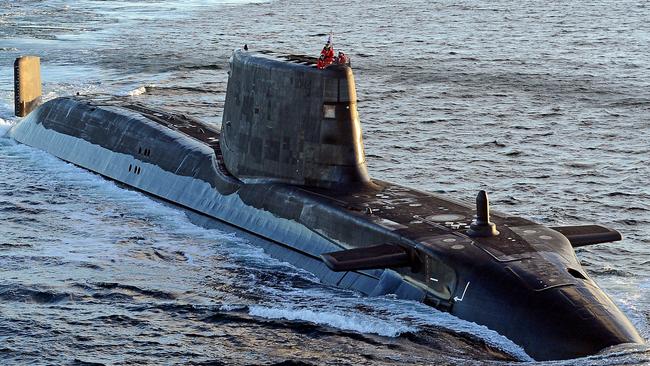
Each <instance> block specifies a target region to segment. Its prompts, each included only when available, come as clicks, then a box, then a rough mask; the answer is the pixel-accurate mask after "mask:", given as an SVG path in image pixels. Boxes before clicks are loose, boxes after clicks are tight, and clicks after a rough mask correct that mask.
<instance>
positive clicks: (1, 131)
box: [0, 118, 13, 137]
mask: <svg viewBox="0 0 650 366" xmlns="http://www.w3.org/2000/svg"><path fill="white" fill-rule="evenodd" d="M11 126H13V123H12V122H11V121H7V120H4V119H2V118H0V137H2V136H4V135H6V134H7V132H8V131H9V129H10V128H11Z"/></svg>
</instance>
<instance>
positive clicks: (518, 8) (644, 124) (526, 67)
mask: <svg viewBox="0 0 650 366" xmlns="http://www.w3.org/2000/svg"><path fill="white" fill-rule="evenodd" d="M649 7H650V4H647V3H646V2H644V1H630V0H593V1H573V2H569V1H566V2H565V1H542V2H540V1H514V0H492V1H487V0H485V1H479V0H464V1H463V0H460V1H424V0H413V1H398V0H386V1H377V2H375V1H332V2H317V1H306V0H301V1H288V0H278V1H257V2H254V1H218V0H214V1H210V0H184V1H177V0H173V1H172V0H170V1H153V0H150V1H118V0H104V1H99V0H78V1H64V0H39V1H36V0H20V1H13V0H0V136H4V135H5V133H6V131H7V130H8V129H9V128H10V127H11V126H12V125H13V124H15V123H16V121H17V119H16V118H15V117H13V105H12V103H13V91H12V87H13V67H12V65H13V60H14V58H15V57H17V56H19V55H27V54H29V55H38V56H40V57H41V58H42V66H43V79H44V92H45V97H46V98H47V99H51V98H54V97H57V96H62V95H70V94H75V93H82V94H84V93H108V94H116V95H130V96H132V98H134V99H135V100H138V101H141V102H143V103H147V104H150V105H154V106H159V107H164V108H167V109H170V110H177V111H181V112H182V113H185V114H187V115H191V116H195V117H198V118H200V119H202V120H205V121H208V122H212V123H215V124H217V125H219V124H220V122H221V114H222V109H223V102H224V98H225V88H226V81H227V68H228V64H227V63H228V58H229V56H230V54H231V52H232V50H233V49H235V48H239V47H242V46H243V44H245V43H246V44H248V45H249V47H250V48H251V49H252V50H276V51H282V52H291V53H304V54H311V55H318V53H319V51H320V49H321V48H322V46H323V43H324V41H325V40H326V37H327V34H328V33H329V32H330V31H333V32H334V46H335V49H336V50H339V49H340V50H343V51H345V52H346V53H347V54H349V55H350V56H351V61H352V66H353V69H354V72H355V76H356V80H357V90H358V94H359V113H360V117H361V121H362V126H363V136H364V140H365V146H366V152H367V155H368V160H369V167H370V171H371V174H372V175H373V176H374V177H376V178H379V179H384V180H390V181H394V182H397V183H400V184H403V185H406V186H410V187H415V188H419V189H422V190H427V191H431V192H438V193H443V194H447V195H449V196H450V197H454V198H459V199H463V200H466V201H472V200H473V198H474V197H475V195H476V192H477V191H478V190H479V189H486V190H487V191H488V192H489V193H490V197H491V200H492V205H493V208H494V209H495V210H499V211H505V212H509V213H512V214H517V215H520V216H524V217H527V218H530V219H533V220H536V221H539V222H541V223H545V224H579V223H592V222H595V223H600V224H604V225H608V226H611V227H614V228H616V229H618V230H619V231H621V232H622V234H623V236H624V240H623V241H620V242H616V243H609V244H602V245H596V246H592V247H588V248H581V249H578V250H577V254H578V257H579V259H580V261H581V262H582V265H583V266H584V268H585V269H586V270H587V272H588V273H589V274H590V275H591V276H592V277H593V278H594V279H595V280H596V281H597V282H598V283H599V284H600V285H601V287H602V288H603V289H604V290H605V291H606V292H607V293H608V294H609V295H610V296H611V297H612V298H613V300H614V301H615V302H616V303H617V304H618V305H619V306H620V307H621V308H622V309H623V311H624V312H625V313H626V314H627V315H628V317H629V318H630V319H631V320H632V321H633V323H634V324H635V325H636V326H637V328H638V329H639V331H640V332H641V333H642V335H643V336H644V337H645V338H646V339H648V338H650V188H649V181H650V161H649V160H650V159H649V158H650V51H649V50H650V31H648V29H649V28H648V24H650V8H649ZM522 363H523V364H527V365H528V364H535V365H537V363H535V362H533V361H532V360H531V359H530V357H528V356H527V355H526V354H525V353H524V352H523V351H522V350H521V349H520V348H519V347H517V346H516V345H515V344H513V343H512V342H510V341H509V340H507V339H505V338H504V337H502V336H500V335H498V334H496V333H495V332H493V331H490V330H488V329H486V328H484V327H481V326H478V325H476V324H472V323H468V322H465V321H462V320H459V319H457V318H454V317H452V316H450V315H448V314H445V313H442V312H439V311H436V310H434V309H431V308H429V307H427V306H424V305H421V304H418V303H413V302H409V301H402V300H397V299H395V298H392V297H379V298H366V297H362V296H360V295H359V294H357V293H355V292H350V291H342V290H339V289H336V288H332V287H329V286H325V285H322V284H320V283H319V281H318V279H317V278H315V277H314V276H313V275H311V274H310V273H308V272H305V271H304V270H302V269H299V268H296V267H294V266H292V265H290V264H287V263H283V262H280V261H278V260H275V259H273V258H271V257H269V256H267V255H266V254H265V253H264V252H263V251H262V250H261V249H260V248H259V247H258V246H256V245H255V243H254V241H253V240H252V239H251V238H247V237H246V235H244V234H242V233H240V232H237V231H236V230H235V229H233V228H228V227H205V226H201V225H198V224H197V223H196V221H195V220H192V218H191V217H188V215H186V213H184V212H183V211H181V210H179V209H178V208H174V207H170V206H167V205H165V204H162V203H160V202H157V201H155V200H153V199H151V198H149V197H147V196H145V195H143V194H141V193H138V192H134V191H131V190H128V189H125V188H124V187H120V186H118V185H116V184H115V183H113V182H110V181H107V180H105V179H102V178H101V177H99V176H97V175H95V174H92V173H89V172H87V171H84V170H82V169H79V168H77V167H75V166H72V165H70V164H67V163H64V162H62V161H60V160H58V159H56V158H54V157H52V156H50V155H48V154H46V153H44V152H42V151H38V150H35V149H33V148H30V147H27V146H24V145H20V144H18V143H16V142H15V141H13V140H11V139H10V138H8V137H6V136H4V137H0V364H2V365H176V364H178V365H272V364H277V365H343V364H349V365H410V364H421V365H425V364H431V365H475V364H478V365H483V364H487V365H498V366H502V365H513V364H515V365H516V364H522ZM540 364H544V365H547V364H549V365H597V366H604V365H641V364H650V349H649V348H648V347H647V346H635V347H621V348H616V349H614V350H611V351H610V352H606V353H604V354H601V355H596V356H592V357H589V358H584V359H579V360H571V361H565V362H552V363H540Z"/></svg>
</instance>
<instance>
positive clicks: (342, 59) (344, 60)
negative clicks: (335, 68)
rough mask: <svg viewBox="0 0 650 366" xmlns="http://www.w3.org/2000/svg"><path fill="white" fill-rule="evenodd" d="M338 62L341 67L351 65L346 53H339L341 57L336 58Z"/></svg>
mask: <svg viewBox="0 0 650 366" xmlns="http://www.w3.org/2000/svg"><path fill="white" fill-rule="evenodd" d="M336 62H337V63H338V64H340V65H349V64H350V59H349V58H348V56H346V55H345V53H343V52H341V51H339V56H338V57H337V58H336Z"/></svg>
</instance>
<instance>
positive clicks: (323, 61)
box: [316, 36, 334, 69]
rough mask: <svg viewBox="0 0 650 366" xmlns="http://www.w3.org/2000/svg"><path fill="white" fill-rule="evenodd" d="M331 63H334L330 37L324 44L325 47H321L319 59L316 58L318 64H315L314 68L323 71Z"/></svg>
mask: <svg viewBox="0 0 650 366" xmlns="http://www.w3.org/2000/svg"><path fill="white" fill-rule="evenodd" d="M333 63H334V48H333V47H332V37H331V36H330V39H328V40H327V43H325V47H323V50H322V51H320V57H319V58H318V63H317V64H316V67H318V68H319V69H324V68H326V67H327V66H329V65H331V64H333Z"/></svg>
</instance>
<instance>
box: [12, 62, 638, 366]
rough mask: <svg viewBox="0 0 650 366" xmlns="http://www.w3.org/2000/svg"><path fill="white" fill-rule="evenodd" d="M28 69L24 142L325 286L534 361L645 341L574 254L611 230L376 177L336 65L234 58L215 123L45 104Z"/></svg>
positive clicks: (93, 99) (19, 88)
mask: <svg viewBox="0 0 650 366" xmlns="http://www.w3.org/2000/svg"><path fill="white" fill-rule="evenodd" d="M39 62H40V61H39V59H38V58H37V57H22V58H19V59H18V60H16V63H15V65H14V67H15V104H16V105H15V108H16V114H17V115H18V116H22V117H24V118H22V119H20V120H19V121H18V123H16V124H15V125H14V126H13V127H12V128H11V130H10V131H9V135H10V136H11V137H13V138H14V139H15V140H16V141H18V142H20V143H23V144H26V145H29V146H32V147H35V148H38V149H41V150H44V151H47V152H49V153H50V154H52V155H54V156H56V157H58V158H60V159H62V160H64V161H66V162H70V163H72V164H75V165H77V166H79V167H82V168H85V169H87V170H89V171H92V172H94V173H96V174H99V175H101V176H103V177H105V178H107V179H111V180H113V181H116V182H119V183H121V184H124V185H126V186H128V187H131V188H133V189H137V190H139V191H142V192H145V193H147V194H149V195H151V196H153V197H156V198H159V199H162V200H164V201H167V202H170V203H172V204H174V205H177V206H179V207H182V208H184V209H188V210H191V211H192V212H196V213H199V214H201V215H205V216H207V217H209V218H211V219H214V220H217V221H219V222H223V223H226V224H228V225H231V226H234V227H236V228H238V229H241V230H243V231H245V232H247V233H250V234H251V235H254V236H256V237H259V238H262V239H264V240H265V241H267V242H269V243H271V245H269V246H268V247H267V248H265V250H267V252H268V253H269V254H270V255H272V256H276V257H278V258H280V259H282V260H285V261H288V262H290V263H292V264H294V265H295V266H298V267H300V268H304V269H306V270H308V271H310V272H312V273H314V274H315V275H316V276H318V277H319V278H320V280H321V281H322V282H323V283H324V284H328V285H332V286H338V287H340V288H344V289H351V290H355V291H358V292H360V293H362V294H365V295H368V296H382V295H388V294H391V295H392V296H395V297H397V298H400V299H408V300H413V301H419V302H422V303H424V304H427V305H429V306H431V307H433V308H435V309H438V310H441V311H445V312H448V313H450V314H452V315H454V316H456V317H458V318H460V319H464V320H467V321H470V322H475V323H478V324H481V325H484V326H486V327H488V328H490V329H492V330H494V331H496V332H498V333H500V334H501V335H503V336H505V337H507V338H509V339H510V340H512V341H513V342H514V343H516V344H518V345H519V346H521V347H522V348H523V349H524V350H525V351H526V352H527V353H528V354H529V355H530V356H531V357H533V358H534V359H536V360H539V361H542V360H560V359H571V358H578V357H583V356H588V355H592V354H596V353H598V352H600V351H602V350H604V349H606V348H608V347H611V346H615V345H619V344H628V343H631V344H642V343H644V339H643V338H642V337H641V336H640V335H639V332H638V331H637V330H636V329H635V327H634V326H633V324H632V323H631V322H630V320H629V319H628V318H627V317H626V316H625V315H624V314H623V312H622V311H621V310H620V309H619V308H618V307H617V306H616V304H615V303H614V302H613V301H612V300H611V299H610V297H608V296H607V294H605V292H603V290H601V289H600V288H599V287H598V285H597V284H596V283H595V282H594V281H593V280H592V279H591V278H590V277H589V275H588V274H587V273H586V272H585V270H584V269H583V268H582V267H581V265H580V263H579V261H578V259H577V257H576V254H575V250H574V248H576V247H580V246H585V245H592V244H598V243H605V242H611V241H616V240H620V239H621V235H620V234H619V233H618V232H617V231H615V230H612V229H609V228H606V227H603V226H600V225H582V226H558V227H546V226H543V225H540V224H537V223H535V222H532V221H530V220H527V219H525V218H521V217H515V216H511V215H508V214H505V213H500V212H491V210H490V205H489V198H488V195H487V193H486V192H485V191H480V192H478V193H477V194H476V202H471V203H466V202H463V201H460V200H456V199H452V198H449V197H445V196H443V195H438V194H433V193H428V192H424V191H421V190H417V189H412V188H408V187H404V186H400V185H397V184H393V183H390V182H385V181H381V180H378V179H372V178H371V177H370V175H369V172H368V169H367V166H366V157H365V153H364V147H363V140H362V132H361V124H360V119H359V114H358V110H357V95H356V87H355V80H354V75H353V72H352V69H351V68H350V67H349V66H347V65H338V64H334V65H331V66H329V67H327V68H325V69H322V70H321V69H318V68H317V67H315V59H313V58H309V57H306V56H300V55H284V54H277V53H273V52H249V51H245V50H236V51H234V52H233V54H232V57H231V59H230V62H229V64H230V68H229V77H228V85H227V91H226V99H225V106H224V111H223V120H222V126H221V128H220V129H218V128H216V127H215V126H213V125H211V124H207V123H204V122H201V121H200V120H197V119H195V118H192V117H188V116H185V115H182V114H178V113H173V112H170V111H166V110H163V109H160V108H150V107H147V106H145V105H142V104H139V103H136V102H133V101H132V100H129V99H128V98H119V97H114V96H102V95H82V96H78V95H77V96H69V97H59V98H56V99H52V100H49V101H47V102H45V103H41V100H40V94H41V86H40V70H39ZM472 196H474V194H472Z"/></svg>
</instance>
